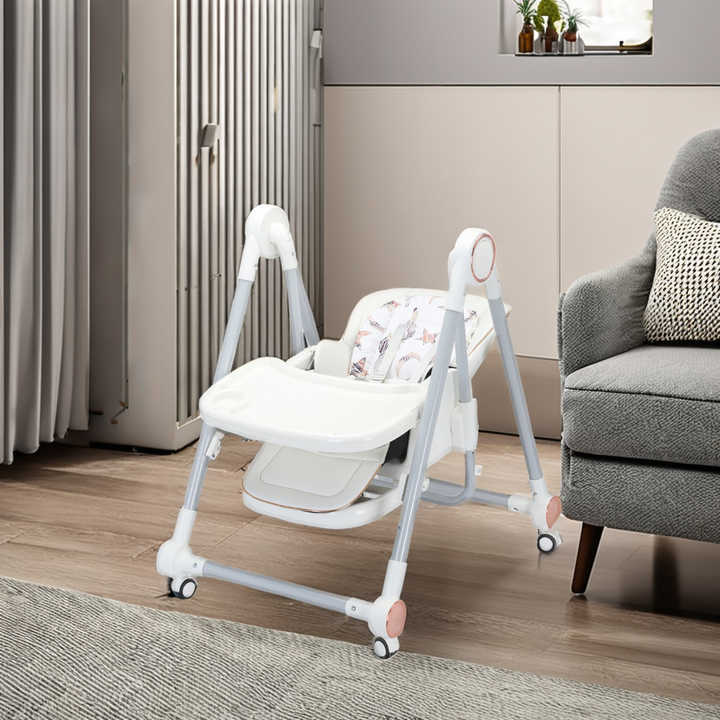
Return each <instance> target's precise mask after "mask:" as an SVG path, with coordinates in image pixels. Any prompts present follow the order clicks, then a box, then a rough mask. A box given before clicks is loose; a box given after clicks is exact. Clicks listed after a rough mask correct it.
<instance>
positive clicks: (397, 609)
mask: <svg viewBox="0 0 720 720" xmlns="http://www.w3.org/2000/svg"><path fill="white" fill-rule="evenodd" d="M406 619H407V606H406V605H405V603H404V602H403V601H402V600H396V601H395V602H394V603H393V604H392V606H391V608H390V610H389V611H388V614H387V620H386V621H385V630H386V631H387V634H388V637H391V638H396V637H398V636H399V635H402V631H403V630H404V629H405V620H406Z"/></svg>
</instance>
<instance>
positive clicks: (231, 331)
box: [213, 280, 252, 383]
mask: <svg viewBox="0 0 720 720" xmlns="http://www.w3.org/2000/svg"><path fill="white" fill-rule="evenodd" d="M251 292H252V283H251V282H250V281H249V280H238V281H237V286H236V288H235V295H234V297H233V301H232V306H231V307H230V317H229V318H228V323H227V327H226V329H225V335H224V337H223V341H222V346H221V347H220V354H219V355H218V361H217V365H216V366H215V375H214V377H213V383H216V382H217V381H218V380H221V379H222V378H224V377H225V375H227V374H228V373H229V372H230V370H232V366H233V362H234V360H235V353H236V352H237V345H238V340H239V339H240V333H241V332H242V329H243V323H244V322H245V313H246V312H247V307H248V302H249V301H250V293H251Z"/></svg>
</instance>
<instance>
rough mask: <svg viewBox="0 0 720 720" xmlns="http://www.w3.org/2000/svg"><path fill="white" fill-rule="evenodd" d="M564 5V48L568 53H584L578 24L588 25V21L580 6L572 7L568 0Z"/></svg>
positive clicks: (564, 1) (564, 0) (564, 51)
mask: <svg viewBox="0 0 720 720" xmlns="http://www.w3.org/2000/svg"><path fill="white" fill-rule="evenodd" d="M563 5H564V6H565V18H564V25H565V32H563V34H562V50H563V53H566V54H568V55H579V54H581V53H582V40H581V39H580V35H579V34H578V26H579V25H585V26H587V22H586V21H585V18H584V17H583V14H582V11H581V10H579V9H578V8H571V7H570V5H569V4H568V2H567V0H563Z"/></svg>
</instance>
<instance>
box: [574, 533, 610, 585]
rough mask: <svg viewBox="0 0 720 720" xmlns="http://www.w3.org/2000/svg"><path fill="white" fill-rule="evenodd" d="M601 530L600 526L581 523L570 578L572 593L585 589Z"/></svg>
mask: <svg viewBox="0 0 720 720" xmlns="http://www.w3.org/2000/svg"><path fill="white" fill-rule="evenodd" d="M602 532H603V528H602V527H598V526H597V525H590V524H589V523H583V526H582V532H581V534H580V544H579V545H578V553H577V558H576V559H575V573H574V574H573V580H572V591H573V592H574V593H577V594H580V595H581V594H582V593H584V592H585V590H586V589H587V586H588V582H589V581H590V573H591V572H592V568H593V563H594V562H595V556H596V555H597V550H598V545H600V538H601V537H602Z"/></svg>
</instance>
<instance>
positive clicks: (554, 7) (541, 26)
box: [534, 0, 562, 33]
mask: <svg viewBox="0 0 720 720" xmlns="http://www.w3.org/2000/svg"><path fill="white" fill-rule="evenodd" d="M543 18H547V19H548V21H549V22H551V23H552V24H555V23H556V22H557V21H558V20H562V14H561V13H560V8H559V7H558V4H557V2H556V1H555V0H540V4H539V5H538V6H537V10H536V11H535V19H534V22H535V29H536V30H537V31H538V32H541V33H542V32H545V23H544V22H543Z"/></svg>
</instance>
